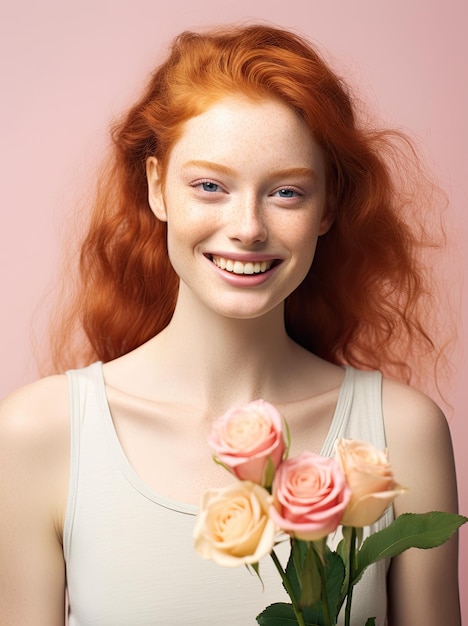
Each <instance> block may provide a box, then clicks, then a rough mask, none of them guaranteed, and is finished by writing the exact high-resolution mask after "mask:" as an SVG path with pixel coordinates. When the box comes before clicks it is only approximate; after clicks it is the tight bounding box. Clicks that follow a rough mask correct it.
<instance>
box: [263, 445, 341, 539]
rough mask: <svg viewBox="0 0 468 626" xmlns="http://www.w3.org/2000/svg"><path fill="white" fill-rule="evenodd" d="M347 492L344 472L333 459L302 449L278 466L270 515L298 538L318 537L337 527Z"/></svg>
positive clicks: (280, 525)
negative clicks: (299, 453) (300, 452)
mask: <svg viewBox="0 0 468 626" xmlns="http://www.w3.org/2000/svg"><path fill="white" fill-rule="evenodd" d="M349 495H350V494H349V489H348V487H347V485H346V480H345V477H344V474H343V472H342V470H341V468H340V466H339V465H338V463H337V462H336V461H335V460H334V459H331V458H328V457H323V456H320V455H318V454H314V453H313V452H303V453H302V454H301V455H300V456H298V457H295V458H292V459H288V460H287V461H283V463H281V465H280V466H279V468H278V470H277V472H276V476H275V479H274V481H273V497H274V504H273V506H272V507H271V509H270V516H271V517H272V518H273V519H274V520H275V522H276V524H277V525H278V526H279V527H280V528H281V529H283V530H285V531H286V532H288V533H290V534H291V535H294V536H295V537H297V538H298V539H302V540H304V541H318V540H319V539H322V538H323V537H326V536H327V535H328V534H329V533H331V532H333V531H334V530H335V529H336V528H337V526H338V525H339V523H340V521H341V517H342V515H343V513H344V510H345V508H346V505H347V504H348V500H349Z"/></svg>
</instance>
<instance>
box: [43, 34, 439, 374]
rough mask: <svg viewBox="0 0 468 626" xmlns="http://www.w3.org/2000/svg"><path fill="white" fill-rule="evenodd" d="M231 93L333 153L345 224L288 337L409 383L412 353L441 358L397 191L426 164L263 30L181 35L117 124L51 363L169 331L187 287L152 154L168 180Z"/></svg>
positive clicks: (320, 249)
mask: <svg viewBox="0 0 468 626" xmlns="http://www.w3.org/2000/svg"><path fill="white" fill-rule="evenodd" d="M231 93H239V94H243V95H246V96H248V97H251V98H256V99H258V98H265V97H266V98H272V97H273V98H276V99H279V100H281V101H282V102H284V103H286V104H287V105H288V106H290V107H292V108H293V109H294V110H295V111H297V112H298V113H299V114H300V115H301V116H302V117H303V119H304V120H305V121H306V123H307V125H308V127H309V128H310V131H311V133H312V135H313V136H314V138H315V140H316V141H317V142H318V144H319V145H320V146H321V148H322V150H323V154H324V157H325V162H326V168H327V185H328V191H329V194H330V196H331V198H332V202H333V207H334V211H335V213H336V218H335V221H334V224H333V226H332V228H331V229H330V230H329V232H328V233H327V234H325V235H323V236H322V237H320V238H319V242H318V246H317V250H316V255H315V259H314V262H313V265H312V267H311V269H310V271H309V274H308V275H307V277H306V278H305V280H304V281H303V283H302V284H301V285H300V286H299V287H298V288H297V289H296V290H295V291H294V292H293V293H292V294H291V295H290V296H289V297H288V298H287V300H286V304H285V322H286V328H287V331H288V333H289V335H290V336H291V337H292V338H293V339H294V340H295V341H297V342H298V343H299V344H301V345H302V346H304V347H305V348H307V349H309V350H311V351H313V352H314V353H315V354H317V355H319V356H321V357H323V358H325V359H327V360H329V361H332V362H334V363H340V364H341V363H350V364H353V365H356V366H359V367H364V368H380V369H381V370H382V371H384V372H386V373H387V374H393V375H397V376H399V377H400V378H403V379H405V380H408V379H409V378H410V360H409V359H410V356H409V355H411V354H412V355H413V356H414V355H415V354H416V353H417V354H421V349H422V352H423V353H425V354H426V353H427V354H429V353H430V352H431V351H433V349H434V346H433V343H432V341H431V339H430V336H429V332H428V327H427V325H426V313H427V306H426V301H425V296H427V290H426V289H425V287H424V280H423V279H424V271H423V267H422V263H421V262H420V261H419V260H418V259H419V257H420V254H419V253H420V251H421V241H422V239H421V237H422V234H423V231H422V230H421V231H420V232H416V231H415V228H414V223H415V222H414V212H413V208H412V207H413V206H414V200H415V194H414V189H411V185H410V186H409V188H408V184H406V186H405V188H406V192H404V191H403V187H402V184H403V183H404V182H406V183H407V182H408V180H409V179H410V177H411V176H412V174H413V173H414V172H412V173H411V172H410V173H409V174H408V165H409V164H410V163H416V164H417V159H416V158H415V155H414V154H413V153H412V148H411V144H410V143H409V142H408V141H407V140H406V139H405V138H404V137H403V136H402V135H401V134H399V133H395V132H386V131H378V130H375V129H371V128H367V127H366V126H365V125H364V124H363V123H362V122H359V121H358V120H357V114H356V110H355V106H354V105H353V102H352V99H351V97H350V94H349V91H348V89H347V87H346V86H345V85H344V84H343V82H342V80H341V79H340V78H339V77H338V76H337V75H336V74H335V73H334V72H333V71H332V70H331V69H330V68H329V67H328V65H327V64H326V63H325V62H324V60H323V59H322V58H321V56H320V55H319V54H318V53H317V52H316V51H315V50H314V49H313V48H312V47H311V45H310V44H309V43H308V42H307V41H306V40H304V39H303V38H302V37H300V36H298V35H296V34H293V33H291V32H288V31H285V30H281V29H278V28H272V27H270V26H263V25H253V26H247V27H231V28H227V29H223V30H219V29H217V30H212V31H210V32H207V33H193V32H185V33H182V34H181V35H180V36H178V37H177V38H176V39H175V41H174V43H173V45H172V49H171V52H170V55H169V57H168V58H167V60H166V61H165V62H164V63H163V64H162V65H161V66H160V67H158V68H157V69H156V71H155V72H154V74H153V75H152V77H151V79H150V82H149V84H148V86H147V89H146V91H145V92H144V94H143V96H142V98H141V99H140V100H139V101H138V102H137V103H136V104H135V106H133V107H132V108H131V109H130V111H129V112H128V113H127V114H126V115H125V117H124V118H123V119H122V120H121V121H119V122H118V123H117V124H116V125H114V127H113V129H112V135H111V136H112V142H113V151H112V154H111V157H110V160H109V161H108V162H107V163H106V165H105V166H104V169H103V170H102V172H101V176H100V180H99V186H98V191H97V194H96V199H95V204H94V212H93V215H92V218H91V221H90V225H89V230H88V233H87V235H86V237H85V240H84V242H83V244H82V248H81V254H80V276H81V281H80V286H79V289H78V291H77V293H76V294H75V296H74V298H73V300H72V302H71V303H70V306H69V310H68V313H67V314H66V315H64V313H63V310H62V311H61V312H60V315H61V318H60V324H59V328H58V329H56V330H55V332H54V333H53V339H54V344H55V345H54V350H53V351H54V355H55V364H56V368H57V369H58V370H62V369H64V368H65V367H70V366H78V365H83V364H85V363H87V362H90V361H92V360H95V359H100V360H103V361H108V360H111V359H114V358H116V357H118V356H120V355H122V354H124V353H126V352H128V351H130V350H132V349H134V348H136V347H137V346H139V345H141V344H142V343H144V342H145V341H146V340H148V339H149V338H150V337H152V336H154V335H156V334H157V333H158V332H160V331H161V330H162V329H163V328H164V327H165V326H166V325H167V324H168V323H169V321H170V319H171V316H172V313H173V310H174V306H175V302H176V296H177V288H178V278H177V276H176V275H175V273H174V270H173V269H172V267H171V265H170V262H169V259H168V254H167V248H166V225H165V224H164V223H162V222H159V221H158V220H157V219H156V218H155V217H154V215H153V213H152V212H151V210H150V208H149V205H148V200H147V193H148V192H147V181H146V175H145V162H146V159H147V158H148V157H149V156H150V155H154V156H156V158H157V159H158V160H159V163H160V164H161V165H162V172H163V175H164V166H165V164H166V163H167V158H168V155H169V152H170V149H171V147H172V146H173V145H174V143H175V142H176V141H177V139H178V137H180V135H181V133H182V132H183V128H184V122H185V121H186V120H188V119H189V118H191V117H193V116H196V115H197V114H199V113H201V112H202V111H204V110H206V108H207V107H209V106H210V105H211V104H213V103H214V102H216V101H217V100H218V99H220V98H222V97H223V96H225V95H227V94H231ZM416 167H417V166H416ZM418 191H419V190H418ZM79 328H81V331H84V336H83V334H81V335H80V334H78V335H77V334H76V333H75V331H76V330H77V329H79ZM74 337H75V339H78V343H76V344H75V347H74V348H73V349H72V344H73V338H74ZM78 344H79V346H80V349H79V350H77V347H76V346H77V345H78ZM67 345H68V349H66V348H67Z"/></svg>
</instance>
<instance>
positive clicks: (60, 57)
mask: <svg viewBox="0 0 468 626" xmlns="http://www.w3.org/2000/svg"><path fill="white" fill-rule="evenodd" d="M464 4H465V3H464V0H449V1H448V2H447V1H445V2H443V1H442V0H391V1H388V0H353V1H352V2H350V1H349V0H327V1H326V2H325V1H322V2H318V1H317V0H287V2H284V0H282V1H281V2H280V1H279V0H271V1H270V2H266V1H264V0H236V1H235V2H234V1H232V0H229V1H228V0H198V2H194V0H170V1H169V2H162V1H161V0H133V1H132V2H130V1H129V0H127V1H124V0H80V1H79V2H78V1H76V0H73V1H68V2H63V0H42V2H37V3H36V2H33V1H32V0H30V1H29V2H27V3H25V2H21V0H18V1H17V2H15V3H8V5H7V3H6V2H5V1H4V2H3V3H2V7H1V8H0V76H1V93H2V96H1V102H0V107H1V114H0V125H1V128H0V142H1V151H0V157H1V163H0V188H1V194H2V205H1V212H0V272H1V273H0V280H1V285H0V289H1V293H2V306H1V307H0V351H1V352H0V353H1V361H0V374H1V376H0V397H2V396H4V395H5V394H7V393H8V392H10V391H11V390H12V389H14V388H15V387H17V386H19V385H22V384H24V383H26V382H29V381H31V380H33V379H34V378H36V377H37V370H36V366H35V360H34V355H33V352H32V347H31V346H32V341H31V328H32V319H33V314H34V312H35V311H36V313H35V314H34V319H35V327H36V329H37V334H38V338H39V340H40V337H41V327H43V324H44V320H45V319H46V318H47V308H46V307H44V306H42V307H41V308H40V309H39V311H38V312H37V308H38V306H39V305H40V302H41V299H42V298H43V296H44V294H45V292H46V290H47V288H48V287H49V286H50V284H51V281H52V280H53V277H54V275H55V268H56V267H57V264H58V262H59V254H60V242H61V241H62V239H63V238H62V234H63V230H64V228H65V224H66V218H67V216H69V215H70V213H72V212H73V210H74V207H75V206H76V203H77V201H78V200H79V199H80V197H81V196H82V195H83V194H84V193H86V192H87V190H88V188H89V180H91V178H92V173H93V168H94V167H95V166H96V163H97V162H98V159H99V155H100V154H101V151H102V148H103V146H104V142H105V140H106V133H107V127H108V122H109V120H110V118H111V117H112V116H113V115H116V114H118V113H119V112H120V111H121V110H122V108H124V107H125V106H126V105H127V104H128V103H129V102H131V100H132V99H133V98H134V96H135V94H136V93H137V92H138V91H139V89H140V88H141V86H142V84H143V82H144V80H145V77H146V75H147V73H148V72H149V71H150V70H151V68H152V66H153V65H154V63H155V61H156V60H158V59H159V58H160V57H161V54H162V53H163V51H164V50H165V48H166V45H167V43H168V41H169V40H170V39H171V37H172V36H173V35H174V34H176V33H178V32H179V31H181V30H183V29H186V28H196V27H197V26H203V25H209V24H215V23H219V22H227V21H238V20H244V21H245V20H250V19H261V20H266V21H269V22H272V23H275V24H279V25H282V26H285V27H291V28H293V29H298V30H300V31H302V32H303V33H304V34H306V35H307V36H309V37H311V38H313V39H314V40H315V41H317V42H319V43H320V45H321V46H323V48H324V49H325V50H327V51H329V52H330V53H331V54H332V55H333V56H332V57H331V58H333V59H334V60H335V66H336V67H337V68H338V70H339V71H340V72H341V73H343V74H344V75H345V76H350V77H351V78H352V81H353V83H354V85H355V87H356V88H357V90H358V92H359V93H360V94H362V95H363V97H364V98H365V99H366V100H368V101H370V102H371V104H372V106H373V107H374V108H377V107H378V108H379V110H380V114H381V116H382V117H383V119H384V120H386V122H387V123H390V124H394V125H397V126H399V127H401V128H403V129H407V130H410V131H411V133H412V134H413V136H415V137H416V139H417V140H420V141H421V142H422V146H423V148H424V151H425V152H426V154H427V155H428V157H429V160H430V163H431V164H432V167H433V169H435V171H436V172H437V173H438V176H439V178H440V182H441V184H442V185H443V186H444V188H445V189H446V190H447V191H448V193H449V195H450V198H451V203H452V208H451V211H452V215H453V222H454V224H455V230H456V234H454V235H453V236H452V241H451V248H450V249H451V251H452V253H451V255H450V258H447V260H446V262H445V264H444V265H443V266H442V267H441V272H442V273H443V276H444V280H446V281H447V282H448V284H449V285H450V289H451V298H452V300H453V304H454V306H455V308H456V310H457V313H458V311H460V313H459V315H460V338H459V342H458V347H457V360H456V365H457V373H456V377H455V381H454V385H453V388H451V389H450V391H449V392H448V394H449V395H448V400H449V402H450V404H451V405H452V407H453V408H452V409H449V411H448V414H449V419H450V424H451V429H452V434H453V439H454V446H455V454H456V462H457V467H458V474H459V491H460V509H461V512H462V513H464V514H468V455H467V454H466V450H465V445H466V442H468V422H467V419H466V412H467V411H466V407H467V406H468V385H467V382H468V365H467V360H466V351H465V356H463V350H462V349H461V348H462V346H463V344H464V339H463V327H464V328H465V332H466V328H467V325H468V302H467V298H466V295H465V296H463V295H462V291H461V290H462V284H463V274H465V272H466V268H467V252H466V246H464V245H463V244H464V242H465V240H466V239H467V238H468V211H467V195H468V194H467V189H468V187H467V182H466V181H467V164H468V154H467V146H468V132H467V129H468V125H467V111H468V98H467V61H468V58H467V57H468V55H467V48H468V45H467V42H468V39H467V37H466V28H465V26H466V23H467V10H466V8H465V6H464ZM329 58H330V56H329ZM441 304H442V306H443V305H444V303H441ZM467 546H468V529H466V528H465V529H463V531H462V548H461V564H460V571H461V596H462V606H463V613H464V617H465V619H466V620H468V550H467Z"/></svg>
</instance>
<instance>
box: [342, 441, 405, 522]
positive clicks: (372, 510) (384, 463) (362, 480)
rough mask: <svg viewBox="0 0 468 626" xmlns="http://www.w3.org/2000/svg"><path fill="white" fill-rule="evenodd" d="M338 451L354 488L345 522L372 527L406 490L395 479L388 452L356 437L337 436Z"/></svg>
mask: <svg viewBox="0 0 468 626" xmlns="http://www.w3.org/2000/svg"><path fill="white" fill-rule="evenodd" d="M335 451H336V460H337V461H338V463H339V464H340V465H341V467H342V469H343V471H344V473H345V476H346V480H347V483H348V485H349V488H350V489H351V499H350V501H349V503H348V506H347V508H346V511H345V514H344V516H343V520H342V524H343V525H345V526H354V527H356V528H362V527H363V526H369V524H373V523H374V522H375V521H377V520H378V519H379V518H380V517H381V516H382V515H383V513H384V512H385V509H386V508H387V507H388V506H389V505H390V504H391V503H392V502H393V500H394V498H396V496H398V495H400V494H401V493H404V492H405V491H406V489H405V488H404V487H401V485H398V484H397V483H396V482H395V479H394V477H393V472H392V468H391V466H390V464H389V462H388V457H387V452H386V451H384V450H378V449H377V448H375V447H374V446H373V445H372V444H370V443H367V442H366V441H359V440H355V439H338V441H337V442H336V444H335Z"/></svg>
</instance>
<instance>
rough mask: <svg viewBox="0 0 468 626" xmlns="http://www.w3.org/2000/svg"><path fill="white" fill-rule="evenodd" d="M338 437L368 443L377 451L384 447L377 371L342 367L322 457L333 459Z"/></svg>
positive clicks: (384, 438) (379, 380)
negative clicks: (343, 372)
mask: <svg viewBox="0 0 468 626" xmlns="http://www.w3.org/2000/svg"><path fill="white" fill-rule="evenodd" d="M340 437H345V438H347V439H361V440H363V441H369V442H370V443H372V444H373V445H374V446H375V447H376V448H379V449H384V448H385V447H386V437H385V427H384V420H383V412H382V374H381V373H380V372H378V371H363V370H357V369H355V368H354V367H350V366H347V367H346V368H345V377H344V379H343V383H342V385H341V389H340V393H339V396H338V402H337V405H336V408H335V414H334V416H333V420H332V423H331V426H330V429H329V431H328V434H327V437H326V439H325V442H324V444H323V447H322V451H321V454H322V455H325V456H333V448H334V444H335V441H336V440H337V439H339V438H340Z"/></svg>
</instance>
